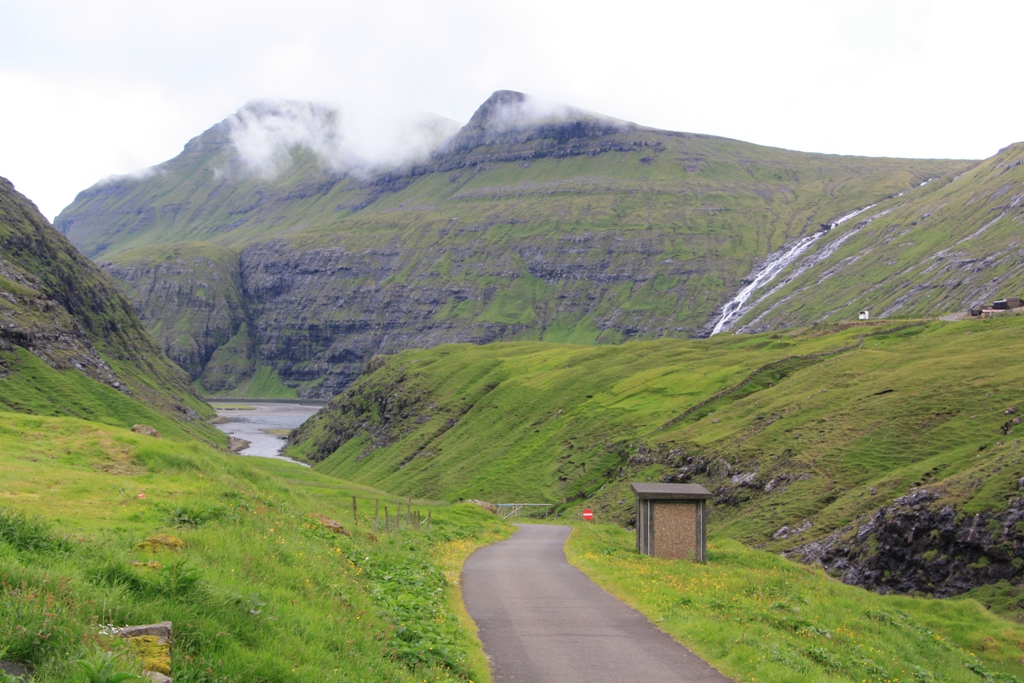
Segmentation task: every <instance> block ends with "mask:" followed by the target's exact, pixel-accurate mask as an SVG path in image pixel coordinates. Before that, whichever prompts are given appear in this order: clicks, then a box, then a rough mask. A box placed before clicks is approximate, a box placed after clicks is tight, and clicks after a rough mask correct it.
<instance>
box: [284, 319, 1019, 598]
mask: <svg viewBox="0 0 1024 683" xmlns="http://www.w3.org/2000/svg"><path fill="white" fill-rule="evenodd" d="M1022 344H1024V318H1021V317H1017V318H1008V319H1003V320H988V321H968V322H963V323H927V324H912V325H906V324H896V323H889V324H886V325H846V326H839V327H834V328H820V329H819V328H812V329H810V330H805V331H793V332H787V333H785V334H762V335H749V336H748V335H737V336H729V337H714V338H712V339H709V340H692V341H683V340H661V341H657V342H631V343H627V344H622V345H619V346H611V347H609V346H606V347H571V346H557V345H547V344H539V343H523V344H499V345H490V346H486V347H473V346H452V347H439V348H437V349H432V350H427V351H412V352H407V353H404V354H400V355H398V356H396V357H394V358H388V359H380V360H379V361H375V362H374V364H372V365H371V368H370V372H369V373H368V374H367V375H366V376H365V377H364V378H363V379H361V380H360V381H359V382H358V383H357V384H355V385H354V386H353V387H352V388H351V389H350V390H348V391H347V392H346V393H345V394H343V395H341V396H339V397H338V398H336V399H335V400H334V401H332V402H331V403H330V404H329V405H328V406H327V407H326V408H325V409H324V410H323V411H321V413H320V414H319V415H318V416H316V417H314V418H313V419H312V420H310V421H309V422H307V423H306V424H305V425H303V426H302V427H301V428H300V429H299V430H296V432H294V433H293V435H292V437H291V443H292V445H291V446H290V447H289V452H290V453H291V454H292V455H295V456H297V457H305V458H308V459H310V460H314V461H319V462H320V464H318V465H317V468H318V469H319V470H321V471H323V472H325V473H332V474H336V475H338V476H342V477H345V478H350V479H353V480H356V481H361V482H364V483H368V484H373V485H378V486H381V487H384V488H387V489H388V490H392V491H395V492H403V491H407V490H408V491H419V490H425V491H429V492H430V495H432V496H437V497H443V498H449V499H457V498H460V497H475V498H486V499H490V500H495V501H507V502H513V499H514V500H515V501H523V500H527V501H531V502H549V503H556V504H559V505H561V506H562V508H563V509H571V508H574V507H575V506H578V505H580V504H581V499H583V500H585V501H586V504H587V505H588V506H590V507H592V508H594V509H595V510H597V512H598V514H599V515H601V516H602V517H603V518H606V519H614V520H617V521H620V522H622V523H630V522H631V521H632V515H633V501H632V495H631V494H630V493H629V490H628V483H629V482H630V481H635V480H662V479H668V480H672V481H696V482H699V483H702V484H704V485H705V486H707V487H708V488H709V489H710V490H711V491H712V492H713V493H714V494H715V497H714V512H713V516H712V518H711V527H712V529H714V530H716V531H718V532H721V533H725V534H728V535H729V536H731V537H733V538H736V539H738V540H741V541H743V542H745V543H748V544H752V545H756V546H758V547H764V548H767V549H770V550H773V551H777V552H778V551H786V552H791V553H793V554H794V556H797V557H802V558H804V559H806V560H808V561H820V562H822V563H823V564H825V565H826V566H827V567H829V568H830V570H832V571H834V572H835V573H836V574H837V575H839V576H841V577H843V578H844V580H847V581H849V582H852V583H857V584H859V585H865V586H869V587H872V588H875V589H877V590H881V591H888V590H897V591H902V592H906V591H925V592H929V593H936V594H939V595H952V594H958V593H961V592H964V591H965V590H968V589H970V588H972V587H974V586H977V585H982V584H995V583H998V582H1000V581H1005V582H1009V583H1008V585H1009V586H1018V585H1019V583H1020V581H1021V579H1022V575H1021V571H1020V567H1018V565H1019V564H1020V563H1019V561H1017V560H1016V559H1015V558H1016V555H1018V554H1019V552H1020V551H1021V550H1022V549H1024V535H1022V532H1021V531H1020V528H1018V526H1017V522H1018V521H1020V519H1021V516H1022V512H1021V509H1020V507H1021V506H1020V503H1021V502H1022V501H1021V499H1020V498H1019V493H1018V480H1019V479H1020V478H1021V477H1022V476H1024V450H1022V449H1021V448H1020V440H1019V436H1020V432H1021V428H1020V426H1019V419H1018V418H1019V417H1020V412H1019V410H1018V409H1017V406H1018V405H1020V406H1024V396H1022V395H1021V387H1022V386H1024V376H1022V372H1024V371H1022V370H1021V368H1020V364H1019V363H1017V362H1016V358H1018V357H1019V356H1020V354H1021V351H1022V349H1024V347H1022ZM727 390H732V391H731V392H730V393H725V394H724V395H719V394H720V393H721V392H724V391H727ZM716 396H717V398H716ZM1015 421H1016V422H1015ZM908 539H909V540H908ZM1016 590H1017V589H1013V591H1011V593H1012V594H1016V592H1014V591H1016ZM1001 600H1002V601H1003V602H1005V601H1006V599H1005V597H1004V598H1002V599H1001Z"/></svg>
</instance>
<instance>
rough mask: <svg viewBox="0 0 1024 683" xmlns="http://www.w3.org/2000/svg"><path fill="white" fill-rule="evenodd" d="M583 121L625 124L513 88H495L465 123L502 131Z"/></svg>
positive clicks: (493, 131) (489, 130)
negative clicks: (496, 90)
mask: <svg viewBox="0 0 1024 683" xmlns="http://www.w3.org/2000/svg"><path fill="white" fill-rule="evenodd" d="M583 120H590V121H600V122H602V123H607V124H612V125H627V124H626V122H625V121H621V120H618V119H613V118H611V117H608V116H604V115H602V114H596V113H593V112H588V111H585V110H583V109H576V108H575V107H570V106H568V105H565V104H561V103H558V102H552V101H550V100H546V99H544V98H541V97H534V96H532V95H527V94H525V93H520V92H515V91H513V90H499V91H498V92H495V93H494V94H493V95H491V96H490V98H488V100H487V101H486V102H485V103H484V104H483V105H482V106H481V107H480V109H478V110H477V112H476V113H475V114H474V115H473V118H472V119H471V120H470V122H469V125H470V126H471V127H479V128H483V129H484V130H485V131H486V132H488V133H504V132H506V131H512V130H521V129H523V128H527V127H529V126H535V125H538V124H545V123H560V122H564V121H583Z"/></svg>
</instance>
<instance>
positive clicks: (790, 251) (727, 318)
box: [711, 181, 927, 337]
mask: <svg viewBox="0 0 1024 683" xmlns="http://www.w3.org/2000/svg"><path fill="white" fill-rule="evenodd" d="M925 182H927V181H925ZM874 206H877V205H876V204H872V205H871V206H865V207H864V208H863V209H857V210H856V211H851V212H850V213H848V214H846V215H845V216H843V217H841V218H837V219H836V220H834V221H832V222H831V223H829V225H828V227H827V228H825V229H823V230H819V231H818V232H816V233H814V234H813V235H808V236H807V237H801V238H800V239H798V240H797V241H796V242H794V243H793V244H791V245H789V246H785V247H783V248H782V249H780V250H778V251H777V252H775V253H773V254H769V255H768V257H767V259H766V260H765V263H764V265H762V266H761V268H760V269H759V270H757V271H756V272H755V273H754V276H753V278H752V279H751V281H750V284H748V285H746V286H744V287H743V288H742V289H740V291H739V292H737V293H736V296H734V297H733V298H732V299H730V300H729V301H728V302H727V303H726V304H725V306H723V307H722V313H721V316H720V317H719V318H718V321H717V322H716V323H715V326H714V328H713V329H712V330H711V336H712V337H713V336H715V335H716V334H718V333H719V332H722V331H724V330H727V329H729V328H730V327H732V324H733V323H735V322H736V321H737V320H739V319H740V317H741V316H742V315H743V314H744V313H746V311H744V310H743V306H744V305H745V304H746V303H747V301H749V300H750V297H751V296H752V295H753V294H754V292H756V291H757V290H759V289H761V288H762V287H764V286H765V285H767V284H768V283H769V282H771V281H772V280H774V279H775V277H776V276H777V275H778V274H779V273H781V272H782V271H783V270H785V268H786V266H788V265H789V264H790V263H792V262H793V261H795V260H796V258H797V257H798V256H800V254H802V253H804V252H805V251H807V250H808V249H809V248H810V247H811V245H812V244H814V243H815V242H816V241H817V240H818V239H819V238H820V237H821V236H822V235H824V234H825V233H827V232H829V231H831V230H832V229H834V228H837V227H839V226H840V225H842V224H843V223H845V222H846V221H848V220H850V219H851V218H853V217H854V216H857V215H858V214H861V213H864V212H865V211H867V210H868V209H870V208H872V207H874Z"/></svg>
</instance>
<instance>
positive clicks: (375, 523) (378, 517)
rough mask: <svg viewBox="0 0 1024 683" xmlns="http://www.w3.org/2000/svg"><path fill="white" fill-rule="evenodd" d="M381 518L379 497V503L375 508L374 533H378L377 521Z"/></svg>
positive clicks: (378, 500)
mask: <svg viewBox="0 0 1024 683" xmlns="http://www.w3.org/2000/svg"><path fill="white" fill-rule="evenodd" d="M379 519H380V498H378V499H377V505H376V506H375V507H374V509H373V533H377V522H378V520H379Z"/></svg>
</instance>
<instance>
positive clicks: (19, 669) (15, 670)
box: [0, 659, 32, 681]
mask: <svg viewBox="0 0 1024 683" xmlns="http://www.w3.org/2000/svg"><path fill="white" fill-rule="evenodd" d="M0 671H2V672H4V673H5V674H7V675H8V676H13V677H14V679H15V680H18V681H27V680H28V677H29V676H31V675H32V671H31V670H30V669H29V668H28V667H27V666H26V665H24V664H19V663H18V662H10V661H7V660H6V659H0Z"/></svg>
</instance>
